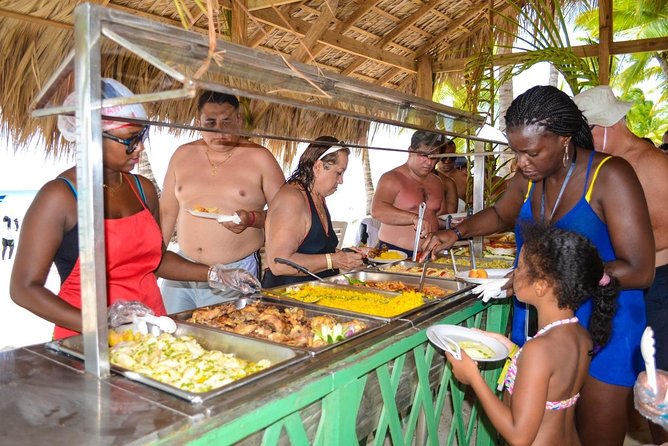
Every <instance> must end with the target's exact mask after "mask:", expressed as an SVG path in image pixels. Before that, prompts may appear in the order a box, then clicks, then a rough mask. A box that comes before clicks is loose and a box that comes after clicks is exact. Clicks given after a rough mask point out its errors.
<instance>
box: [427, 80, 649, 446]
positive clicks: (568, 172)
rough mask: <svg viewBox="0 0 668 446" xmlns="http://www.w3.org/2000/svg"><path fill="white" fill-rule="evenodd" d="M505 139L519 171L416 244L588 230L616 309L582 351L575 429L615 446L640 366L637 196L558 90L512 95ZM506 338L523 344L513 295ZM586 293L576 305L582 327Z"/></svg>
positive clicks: (644, 230) (644, 262) (625, 171)
mask: <svg viewBox="0 0 668 446" xmlns="http://www.w3.org/2000/svg"><path fill="white" fill-rule="evenodd" d="M505 119H506V129H507V137H508V143H509V147H510V148H511V149H512V150H513V152H515V155H516V157H517V167H518V169H519V173H520V175H515V176H514V177H513V178H512V179H511V180H510V181H509V182H508V186H507V189H506V191H505V193H504V194H503V196H502V197H501V198H500V199H499V200H498V201H497V202H496V204H495V205H494V206H493V207H491V208H488V209H484V210H483V211H481V212H479V213H477V214H476V215H474V216H473V217H472V218H469V219H467V220H465V221H464V222H462V223H461V224H460V225H459V226H458V227H457V228H455V230H454V231H453V230H447V231H440V232H439V233H437V234H433V235H431V236H429V237H428V238H427V240H426V241H425V243H424V244H423V246H422V248H423V252H424V253H425V254H424V255H425V256H426V254H427V253H429V252H431V251H438V250H441V249H444V248H449V247H450V246H452V245H453V244H454V242H455V241H457V240H458V239H461V238H469V237H473V236H480V235H488V234H493V233H495V232H499V231H505V230H508V229H510V228H512V227H513V226H514V225H515V227H516V230H515V232H516V239H517V252H518V253H519V252H520V250H521V248H522V237H521V234H520V233H519V231H518V228H517V224H518V223H519V222H541V223H544V224H549V225H553V226H557V227H559V228H562V229H568V230H571V231H574V232H577V233H579V234H582V235H583V236H585V237H586V238H588V239H589V240H590V241H591V242H592V243H593V244H594V245H595V246H596V248H597V249H598V251H599V253H600V255H601V258H602V259H603V261H604V262H605V270H606V272H607V274H608V275H610V276H614V277H616V278H617V279H618V280H619V284H620V286H621V288H622V290H623V291H622V292H620V294H619V297H618V298H617V313H616V315H615V318H614V319H613V322H612V327H613V329H612V336H611V338H610V341H609V342H608V344H607V345H606V346H605V347H603V348H602V349H600V350H599V351H598V352H597V353H596V354H595V355H594V356H593V358H592V362H591V365H590V367H589V375H588V376H587V379H586V380H585V384H584V387H583V389H582V392H581V397H580V401H579V402H578V408H577V422H578V432H579V434H580V438H581V439H582V442H583V444H586V445H605V446H613V445H621V444H623V441H624V436H625V434H626V427H627V418H628V417H627V407H628V402H629V401H630V398H631V396H632V388H633V384H634V382H635V379H636V376H637V374H638V373H639V372H640V369H641V367H642V364H641V357H640V351H639V344H640V337H641V335H642V331H643V330H644V328H645V314H644V311H645V309H644V303H643V292H642V290H643V289H644V288H647V287H648V286H649V285H650V284H651V282H652V279H653V273H654V238H653V236H652V228H651V225H650V220H649V212H648V210H647V203H646V202H645V198H644V195H643V191H642V188H641V186H640V182H639V181H638V178H637V177H636V175H635V173H634V171H633V169H632V167H631V166H630V165H629V164H628V163H627V162H626V161H624V160H623V159H621V158H617V157H610V156H607V155H605V154H601V153H598V152H594V146H593V141H592V136H591V130H590V128H589V125H588V123H587V120H586V119H585V118H584V116H583V115H582V112H581V111H580V110H579V109H578V107H577V106H576V105H575V103H574V102H573V101H572V99H571V98H570V97H568V95H566V94H565V93H563V92H562V91H560V90H558V89H557V88H554V87H551V86H537V87H534V88H531V89H529V90H527V91H526V92H525V93H523V94H522V95H520V96H518V97H517V98H516V99H515V100H514V101H513V102H512V104H511V105H510V107H509V108H508V111H507V113H506V116H505ZM513 303H514V311H513V322H512V333H511V339H512V340H513V341H514V342H515V343H517V344H518V345H520V346H521V345H523V344H524V342H525V340H526V339H527V337H528V336H530V335H533V333H534V332H535V329H533V330H532V327H531V324H530V317H529V313H530V312H529V311H528V308H530V306H528V305H525V304H523V303H521V302H519V301H517V299H514V302H513ZM591 311H592V303H591V300H588V301H586V302H585V303H584V304H583V305H582V306H580V307H579V308H578V310H577V312H576V315H577V316H578V318H579V320H580V323H581V324H583V325H584V326H587V324H588V321H589V317H590V315H591Z"/></svg>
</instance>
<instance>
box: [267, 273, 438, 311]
mask: <svg viewBox="0 0 668 446" xmlns="http://www.w3.org/2000/svg"><path fill="white" fill-rule="evenodd" d="M346 275H349V274H346ZM333 277H334V276H333ZM307 285H312V286H319V287H323V288H331V289H333V290H346V291H357V292H367V293H375V294H381V295H384V296H391V297H395V296H398V295H399V294H401V293H396V292H394V291H385V290H378V289H373V288H361V287H357V286H351V285H340V284H337V283H331V282H327V281H322V282H321V281H318V280H312V281H308V282H300V283H297V284H291V285H283V286H279V287H274V288H269V289H266V290H264V289H263V290H262V299H263V300H266V301H269V302H286V301H289V302H290V305H293V302H294V305H302V306H304V307H308V308H314V309H317V310H318V311H324V312H336V313H339V314H346V315H349V316H351V317H354V318H358V319H359V318H368V319H374V320H377V321H383V322H392V321H396V320H398V319H403V318H405V317H406V316H409V315H411V314H413V313H415V312H417V311H420V310H423V309H424V308H426V307H429V306H431V305H433V304H435V303H437V302H441V299H425V300H424V304H422V305H420V306H418V307H415V308H411V309H410V310H408V311H405V312H403V313H400V314H397V315H395V316H392V317H385V316H377V315H374V314H369V313H362V312H358V311H353V310H344V309H341V308H334V307H326V306H324V305H318V303H317V302H302V301H301V300H297V299H292V298H290V297H289V296H288V295H287V294H286V292H287V289H288V288H295V287H303V286H307Z"/></svg>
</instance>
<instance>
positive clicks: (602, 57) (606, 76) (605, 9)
mask: <svg viewBox="0 0 668 446" xmlns="http://www.w3.org/2000/svg"><path fill="white" fill-rule="evenodd" d="M598 39H599V43H598V69H599V72H598V80H599V82H600V84H601V85H608V84H609V83H610V47H611V46H612V0H599V2H598Z"/></svg>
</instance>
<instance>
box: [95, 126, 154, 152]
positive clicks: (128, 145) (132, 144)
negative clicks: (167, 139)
mask: <svg viewBox="0 0 668 446" xmlns="http://www.w3.org/2000/svg"><path fill="white" fill-rule="evenodd" d="M102 137H103V138H108V139H111V140H112V141H116V142H118V143H121V144H123V145H124V146H125V153H126V154H128V155H129V154H131V153H132V152H134V151H135V150H137V147H138V146H139V143H140V142H141V143H143V142H144V141H145V140H146V138H147V137H148V126H146V127H144V128H143V129H141V131H140V132H139V133H137V134H136V135H135V136H133V137H132V138H128V139H123V138H119V137H118V136H114V135H112V134H110V133H107V132H102Z"/></svg>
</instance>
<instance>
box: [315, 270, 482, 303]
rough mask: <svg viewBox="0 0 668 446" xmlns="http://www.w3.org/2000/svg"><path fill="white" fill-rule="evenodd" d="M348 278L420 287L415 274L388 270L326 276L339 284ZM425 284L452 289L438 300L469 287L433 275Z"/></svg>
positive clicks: (418, 278) (346, 281) (363, 288)
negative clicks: (399, 282) (388, 271)
mask: <svg viewBox="0 0 668 446" xmlns="http://www.w3.org/2000/svg"><path fill="white" fill-rule="evenodd" d="M348 279H354V280H361V281H362V282H396V281H401V282H403V283H405V284H407V285H411V286H414V287H416V288H417V287H418V286H419V285H420V277H418V276H414V275H408V274H406V275H403V274H401V275H400V274H395V273H386V272H379V271H372V270H363V271H355V272H351V273H346V274H339V275H337V276H331V277H328V278H326V279H325V280H327V281H328V282H332V283H337V284H342V285H348V284H349V282H348ZM424 284H425V285H431V286H435V287H438V288H441V289H443V290H447V291H450V294H448V295H447V296H443V297H436V298H432V299H436V300H437V301H442V300H445V299H448V298H450V297H452V296H453V294H454V293H457V292H458V291H462V290H465V289H467V288H469V285H467V284H465V283H463V282H460V281H457V280H454V279H453V280H444V279H436V278H432V277H425V279H424ZM351 286H353V287H354V288H355V289H358V290H369V291H376V290H377V288H373V287H364V286H356V285H351Z"/></svg>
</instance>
